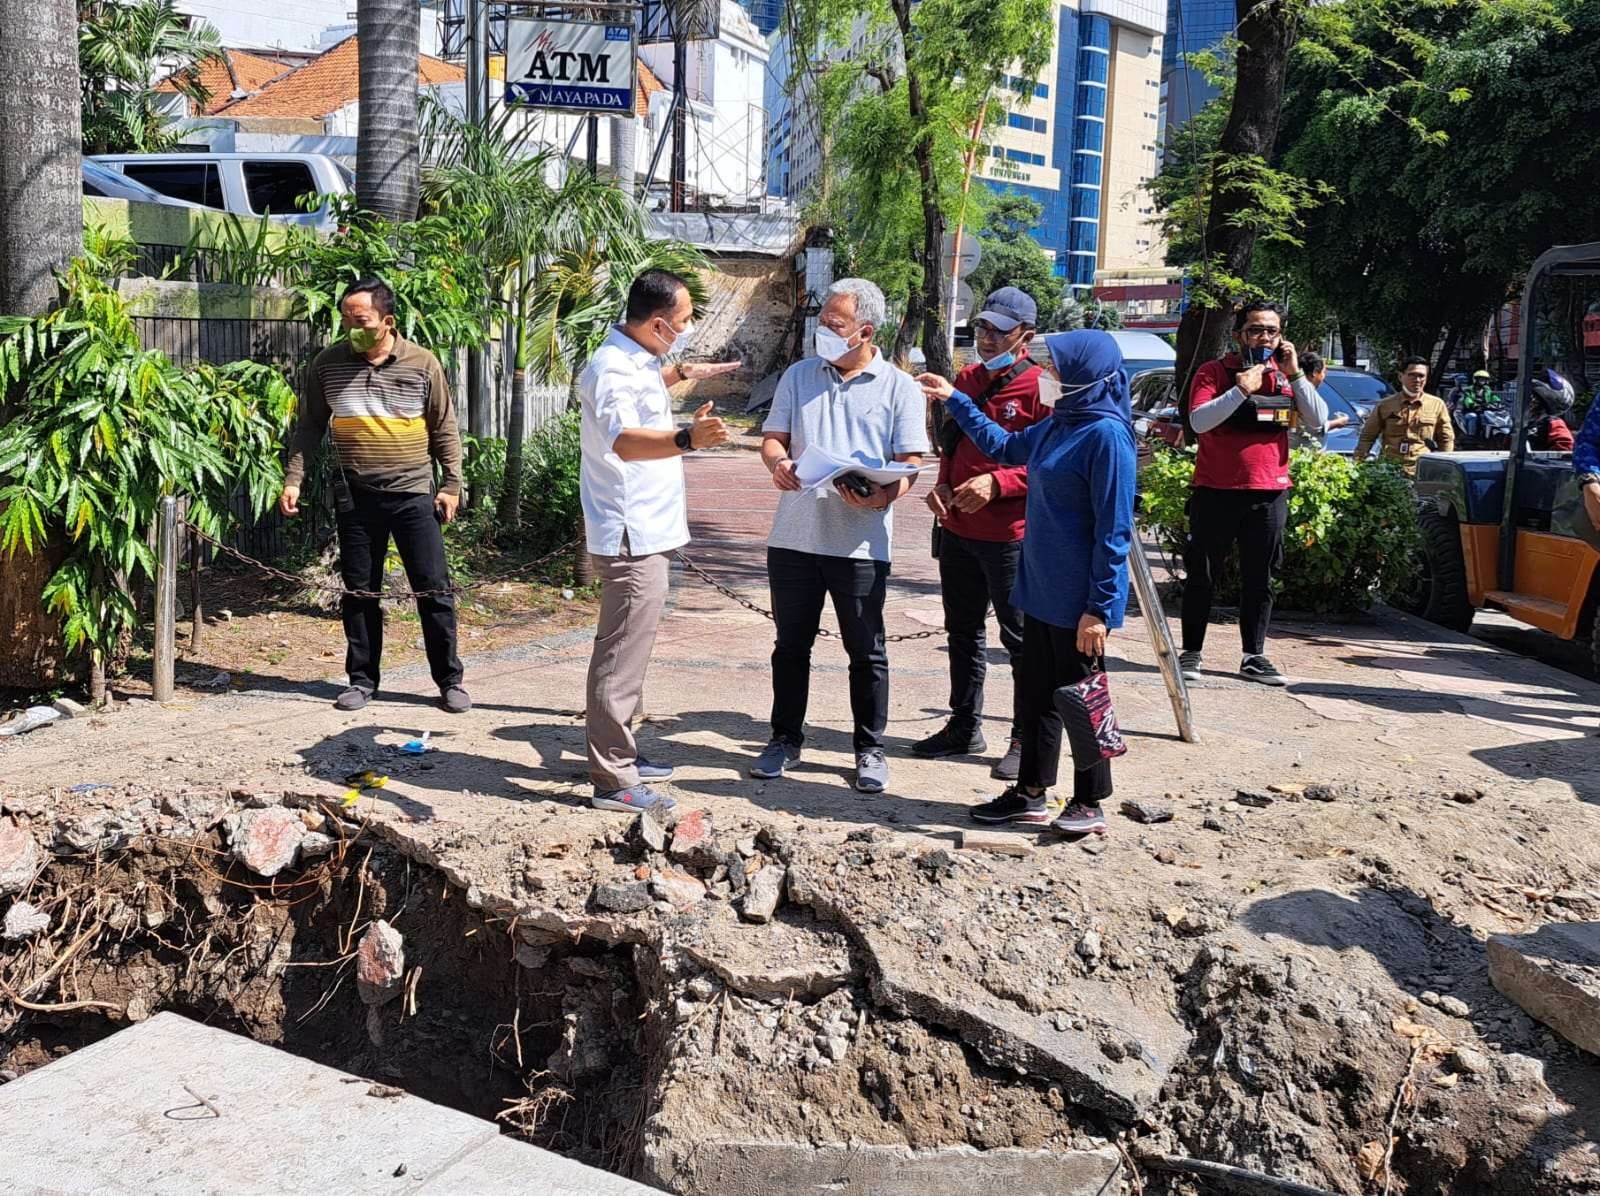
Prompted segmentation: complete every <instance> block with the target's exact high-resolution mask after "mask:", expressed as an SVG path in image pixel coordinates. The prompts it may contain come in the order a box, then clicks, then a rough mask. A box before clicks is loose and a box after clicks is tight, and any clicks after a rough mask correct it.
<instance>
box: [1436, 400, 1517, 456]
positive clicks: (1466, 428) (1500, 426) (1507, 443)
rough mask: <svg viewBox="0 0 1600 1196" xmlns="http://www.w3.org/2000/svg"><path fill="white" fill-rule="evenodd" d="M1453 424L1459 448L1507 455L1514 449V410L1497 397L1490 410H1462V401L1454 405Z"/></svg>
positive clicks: (1452, 409) (1451, 419) (1488, 407)
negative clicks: (1512, 432)
mask: <svg viewBox="0 0 1600 1196" xmlns="http://www.w3.org/2000/svg"><path fill="white" fill-rule="evenodd" d="M1450 422H1451V423H1452V424H1453V425H1454V426H1455V430H1456V448H1458V449H1487V450H1496V451H1506V450H1509V449H1510V448H1511V431H1512V429H1511V423H1512V421H1511V409H1510V407H1509V406H1507V404H1506V402H1505V399H1504V398H1501V397H1499V396H1496V398H1495V401H1493V402H1491V403H1490V404H1489V405H1488V406H1487V407H1486V408H1484V409H1482V410H1478V411H1464V410H1462V407H1461V404H1460V401H1459V400H1458V401H1456V402H1454V403H1451V404H1450Z"/></svg>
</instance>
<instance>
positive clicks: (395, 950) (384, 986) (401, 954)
mask: <svg viewBox="0 0 1600 1196" xmlns="http://www.w3.org/2000/svg"><path fill="white" fill-rule="evenodd" d="M405 974H406V947H405V938H404V936H402V935H401V933H400V932H399V931H398V930H396V929H395V928H394V927H393V926H390V925H389V923H387V922H386V921H384V920H383V919H382V918H378V919H376V920H374V921H373V923H372V924H371V925H370V926H368V927H367V929H366V933H364V934H363V935H362V936H361V942H360V943H359V944H358V945H357V947H356V988H357V989H358V990H359V991H360V993H361V999H362V1000H363V1001H365V1002H366V1003H367V1004H368V1005H383V1004H385V1003H387V1002H389V1001H392V1000H393V999H394V998H395V997H397V996H399V995H400V987H401V985H402V984H404V982H405Z"/></svg>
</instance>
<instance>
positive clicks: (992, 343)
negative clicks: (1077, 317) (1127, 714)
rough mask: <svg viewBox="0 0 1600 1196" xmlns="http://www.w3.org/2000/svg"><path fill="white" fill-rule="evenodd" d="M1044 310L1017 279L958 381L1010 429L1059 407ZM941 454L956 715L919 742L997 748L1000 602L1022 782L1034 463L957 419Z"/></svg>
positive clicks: (943, 561)
mask: <svg viewBox="0 0 1600 1196" xmlns="http://www.w3.org/2000/svg"><path fill="white" fill-rule="evenodd" d="M1038 318H1039V309H1038V306H1037V305H1036V304H1035V303H1034V301H1033V298H1032V297H1031V296H1030V295H1029V294H1028V293H1027V292H1026V291H1023V290H1020V289H1018V288H1017V287H1001V288H1000V289H999V290H997V291H995V292H994V293H993V294H992V295H990V296H989V297H988V298H987V299H985V300H984V301H983V309H982V310H981V311H980V312H979V313H978V315H977V317H976V318H975V319H974V320H973V329H974V332H975V334H976V338H977V350H978V356H979V358H980V360H979V361H977V362H975V363H974V364H972V365H969V366H968V367H967V368H966V369H964V370H962V371H961V373H959V374H958V375H956V379H955V388H956V389H957V390H959V391H961V393H962V394H965V395H967V396H968V397H970V398H971V399H972V400H973V402H975V403H976V404H977V405H978V407H979V408H980V409H981V410H982V411H983V413H984V414H985V415H987V416H988V417H989V418H990V419H992V420H994V422H995V423H997V424H999V425H1000V426H1001V427H1003V428H1005V429H1006V430H1007V431H1009V432H1015V431H1017V430H1019V429H1021V428H1025V427H1027V426H1028V425H1029V424H1032V423H1037V422H1038V421H1039V420H1041V419H1043V418H1044V417H1045V416H1047V415H1048V414H1049V413H1050V412H1049V409H1048V408H1047V407H1045V406H1044V405H1043V404H1042V403H1040V402H1039V376H1040V374H1041V373H1043V371H1042V370H1041V369H1040V367H1038V366H1036V365H1034V364H1033V363H1032V362H1031V361H1029V360H1028V344H1029V342H1030V341H1032V340H1033V333H1034V326H1035V324H1037V322H1038ZM939 455H940V456H939V484H938V485H937V486H936V487H935V488H934V490H933V492H932V493H931V494H929V495H928V498H927V500H926V501H927V503H928V506H929V507H931V508H932V509H933V513H934V514H935V515H937V516H938V517H939V524H940V526H939V527H938V528H936V529H935V532H934V535H935V537H936V540H935V545H936V547H935V552H936V554H937V555H938V558H939V585H940V590H941V592H942V597H943V600H944V627H945V631H946V632H947V633H948V634H949V637H950V640H949V648H950V720H949V721H948V722H947V723H946V724H945V726H944V727H943V728H942V729H940V730H939V731H937V732H935V733H934V734H933V735H930V736H929V737H928V738H927V739H924V740H922V741H921V742H920V743H917V744H914V745H912V748H911V750H912V752H913V753H914V754H915V755H918V756H922V757H924V758H925V759H936V758H939V757H945V756H969V755H971V756H976V755H981V754H982V753H983V752H985V751H987V750H988V746H989V745H988V744H987V743H986V742H985V741H984V738H983V732H982V730H980V729H979V726H978V720H979V718H980V717H981V716H982V714H983V681H984V675H985V673H986V671H987V644H986V635H985V623H986V620H987V619H988V615H989V608H990V607H991V606H993V607H994V617H995V621H996V622H997V623H999V624H1000V642H1001V644H1003V645H1004V646H1005V649H1006V652H1007V653H1008V654H1009V655H1010V657H1011V681H1012V703H1011V719H1012V722H1011V735H1010V744H1009V746H1008V747H1007V749H1006V751H1005V754H1004V755H1003V756H1002V757H1001V758H1000V760H999V762H998V763H996V764H995V766H994V769H993V774H994V776H996V777H998V778H1000V779H1001V780H1007V781H1014V780H1016V779H1017V769H1018V767H1019V765H1020V764H1021V759H1022V733H1021V731H1020V729H1019V728H1018V726H1017V722H1016V720H1017V718H1018V717H1019V715H1018V711H1019V709H1020V705H1019V703H1018V701H1017V698H1016V685H1017V681H1018V677H1019V675H1020V672H1021V664H1022V657H1021V653H1022V612H1021V611H1019V610H1017V609H1016V608H1014V607H1013V606H1012V605H1011V587H1012V584H1013V583H1014V582H1015V581H1016V579H1017V561H1018V560H1019V559H1020V557H1021V554H1022V511H1023V506H1024V504H1025V503H1026V501H1027V494H1028V470H1027V467H1026V466H1014V467H1007V466H1001V465H998V464H996V463H995V462H994V461H991V460H990V459H989V458H988V457H985V456H984V455H983V454H982V453H981V452H979V451H978V449H977V446H975V445H974V444H973V443H972V441H970V440H968V439H967V437H966V436H964V435H962V432H961V429H960V428H958V427H957V426H956V423H955V421H954V420H950V419H947V420H945V421H944V423H943V425H942V426H941V427H940V428H939Z"/></svg>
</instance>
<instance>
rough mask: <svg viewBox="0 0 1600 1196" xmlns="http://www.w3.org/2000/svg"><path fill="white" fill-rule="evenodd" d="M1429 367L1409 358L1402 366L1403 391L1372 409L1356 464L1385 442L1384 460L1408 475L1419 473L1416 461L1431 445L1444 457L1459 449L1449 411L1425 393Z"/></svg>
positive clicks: (1359, 445)
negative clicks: (1443, 454)
mask: <svg viewBox="0 0 1600 1196" xmlns="http://www.w3.org/2000/svg"><path fill="white" fill-rule="evenodd" d="M1427 385H1428V363H1427V361H1426V359H1424V358H1421V357H1408V358H1406V359H1405V360H1404V361H1403V362H1401V363H1400V390H1399V391H1398V392H1397V393H1396V394H1392V395H1390V396H1389V397H1388V398H1386V399H1384V400H1383V401H1382V402H1381V403H1379V404H1378V405H1377V406H1376V407H1374V408H1373V409H1372V414H1371V415H1369V416H1367V422H1366V423H1365V424H1363V425H1362V426H1361V439H1360V440H1358V441H1357V442H1356V460H1357V461H1365V460H1366V459H1367V454H1368V453H1370V452H1371V451H1372V446H1373V444H1374V443H1375V442H1376V441H1378V440H1380V439H1381V440H1382V441H1383V449H1382V451H1381V452H1380V454H1379V457H1380V459H1381V460H1384V461H1393V462H1395V463H1396V464H1397V465H1399V466H1400V468H1401V469H1403V470H1405V471H1406V473H1408V474H1414V473H1416V472H1417V458H1418V457H1420V456H1422V455H1423V454H1424V453H1426V452H1428V451H1429V448H1428V441H1430V440H1431V441H1433V447H1434V448H1435V449H1437V450H1438V451H1439V452H1441V453H1448V452H1449V451H1450V450H1451V449H1453V448H1455V446H1456V430H1455V428H1454V426H1453V425H1452V424H1451V423H1450V409H1449V408H1448V407H1446V406H1445V403H1444V400H1443V399H1441V398H1439V397H1438V396H1437V395H1430V394H1427V393H1425V391H1426V389H1427Z"/></svg>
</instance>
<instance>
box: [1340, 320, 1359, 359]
mask: <svg viewBox="0 0 1600 1196" xmlns="http://www.w3.org/2000/svg"><path fill="white" fill-rule="evenodd" d="M1360 355H1361V350H1360V347H1359V340H1358V338H1357V336H1356V331H1355V329H1354V328H1351V327H1349V326H1348V325H1345V324H1340V325H1339V360H1340V361H1342V362H1343V363H1344V364H1345V365H1347V366H1350V367H1351V368H1352V369H1353V368H1355V364H1356V358H1357V357H1359V356H1360Z"/></svg>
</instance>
